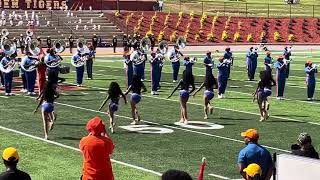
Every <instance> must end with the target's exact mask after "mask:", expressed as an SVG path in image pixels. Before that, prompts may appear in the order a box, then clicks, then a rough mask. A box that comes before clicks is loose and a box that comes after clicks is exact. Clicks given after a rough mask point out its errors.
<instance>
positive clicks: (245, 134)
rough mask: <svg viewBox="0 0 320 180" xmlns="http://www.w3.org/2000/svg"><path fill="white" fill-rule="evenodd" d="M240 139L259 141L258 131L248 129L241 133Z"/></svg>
mask: <svg viewBox="0 0 320 180" xmlns="http://www.w3.org/2000/svg"><path fill="white" fill-rule="evenodd" d="M241 136H242V137H248V138H250V139H259V134H258V131H257V130H255V129H248V130H246V131H245V132H242V133H241Z"/></svg>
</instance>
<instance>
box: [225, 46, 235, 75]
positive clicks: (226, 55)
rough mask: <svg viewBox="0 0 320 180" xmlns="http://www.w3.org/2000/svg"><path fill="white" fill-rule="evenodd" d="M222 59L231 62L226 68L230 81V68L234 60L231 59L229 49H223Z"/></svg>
mask: <svg viewBox="0 0 320 180" xmlns="http://www.w3.org/2000/svg"><path fill="white" fill-rule="evenodd" d="M223 58H224V59H228V60H229V61H230V62H231V63H230V65H229V66H228V79H229V80H231V79H230V72H231V66H233V59H234V58H233V55H232V52H231V50H230V47H227V48H226V49H225V52H224V55H223Z"/></svg>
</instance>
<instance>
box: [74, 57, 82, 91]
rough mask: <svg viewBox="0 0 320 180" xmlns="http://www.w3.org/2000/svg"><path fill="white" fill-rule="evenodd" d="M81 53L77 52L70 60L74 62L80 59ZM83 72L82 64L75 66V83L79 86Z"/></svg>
mask: <svg viewBox="0 0 320 180" xmlns="http://www.w3.org/2000/svg"><path fill="white" fill-rule="evenodd" d="M80 58H81V55H79V54H78V53H77V54H75V55H73V57H72V61H74V62H76V61H78V60H80ZM83 73H84V64H83V65H82V66H79V67H76V75H77V85H78V86H80V85H81V84H82V81H83Z"/></svg>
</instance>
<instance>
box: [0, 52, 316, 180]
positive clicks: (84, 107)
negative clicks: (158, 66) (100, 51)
mask: <svg viewBox="0 0 320 180" xmlns="http://www.w3.org/2000/svg"><path fill="white" fill-rule="evenodd" d="M221 53H222V52H220V53H218V54H217V55H215V57H217V56H218V55H221ZM188 54H189V55H190V56H191V57H194V56H196V57H198V62H197V63H196V64H195V65H194V67H193V73H194V75H195V80H196V85H197V86H199V85H200V84H201V83H202V81H203V79H204V77H203V75H204V72H205V69H204V67H203V65H202V61H203V56H204V55H202V54H205V53H204V52H203V53H200V54H199V52H188ZM279 54H280V52H273V54H272V55H273V57H274V59H275V57H276V56H277V55H279ZM259 55H260V57H259V59H258V69H257V72H256V77H255V79H256V81H247V75H246V68H245V52H242V51H241V52H237V51H234V56H235V61H234V66H233V67H232V71H231V80H230V81H228V87H227V93H226V99H217V98H216V97H217V95H216V94H215V98H214V99H213V101H212V102H213V105H214V107H215V108H214V112H213V114H212V115H210V116H209V118H208V119H207V120H204V119H203V116H204V115H203V105H202V104H203V100H202V94H203V93H202V91H200V92H199V93H198V94H197V95H196V96H195V97H190V98H189V102H188V105H187V108H188V115H189V121H190V124H189V125H187V126H186V125H181V124H178V123H176V122H177V121H179V120H180V111H179V101H178V100H179V99H178V92H176V93H175V94H174V95H173V96H172V97H171V98H170V99H167V97H168V95H169V94H170V93H171V91H172V89H173V88H174V86H175V83H172V78H171V72H172V70H171V64H170V62H166V63H165V65H164V69H163V71H162V82H161V89H160V91H159V93H160V95H157V96H152V95H151V94H150V90H151V85H150V64H149V63H146V72H145V75H146V80H147V81H145V85H146V87H147V89H148V92H147V93H144V94H143V98H142V100H141V102H140V103H139V104H138V110H139V111H140V114H141V118H142V121H141V123H140V124H139V125H136V126H132V125H130V122H131V110H130V105H129V104H128V105H125V104H124V103H123V100H122V99H121V100H120V108H119V110H118V112H117V113H116V120H115V121H116V129H115V134H110V136H111V137H112V139H113V141H114V143H115V145H116V148H115V151H114V154H113V156H112V159H113V160H114V163H113V168H114V173H115V178H116V179H119V180H141V179H144V180H153V179H155V180H156V179H159V174H161V173H163V172H164V171H166V170H168V169H179V170H185V171H187V172H189V173H190V174H191V175H192V176H193V177H194V178H195V179H196V177H197V174H198V171H199V165H200V162H201V159H202V157H206V159H207V166H206V169H205V179H239V178H240V175H239V173H238V170H237V163H236V162H237V156H238V152H239V151H240V149H241V148H243V147H244V144H243V139H242V137H241V136H240V132H242V131H244V130H246V129H248V128H256V129H258V131H259V133H260V141H259V142H260V144H262V145H264V146H266V147H267V148H268V150H269V151H270V152H271V153H288V152H290V146H291V144H293V143H296V138H297V136H298V135H299V133H301V132H308V133H309V134H310V135H311V136H312V138H313V144H314V145H315V148H316V150H317V151H319V150H320V135H319V132H320V120H319V117H320V116H319V114H318V113H319V107H320V101H318V100H317V99H319V100H320V95H319V86H318V87H316V93H315V98H316V100H314V101H311V102H310V101H306V98H307V97H306V85H305V73H304V64H305V62H306V60H307V59H311V60H313V61H314V63H316V64H318V63H319V62H320V52H317V51H314V52H312V53H310V52H307V51H295V52H293V57H292V58H293V62H292V64H291V72H290V77H289V80H288V81H287V83H286V88H285V98H286V99H285V100H281V101H280V100H276V99H275V89H273V94H272V97H270V98H269V102H270V115H271V116H270V118H269V119H268V120H267V121H266V122H263V123H261V122H259V119H260V115H259V112H258V107H257V104H256V103H252V93H253V92H254V90H255V88H256V86H257V79H258V78H259V77H258V74H259V71H260V70H263V64H262V61H263V58H264V55H263V53H262V52H260V54H259ZM69 59H70V58H69V57H66V58H65V60H64V65H69V64H70V60H69ZM216 59H217V58H215V63H217V60H216ZM183 69H184V67H183V66H181V68H180V74H181V73H182V70H183ZM74 71H75V68H74V67H72V68H71V73H70V74H66V75H62V77H65V78H66V79H67V81H66V82H65V83H64V84H62V85H61V91H60V93H61V95H60V98H59V99H58V100H57V102H56V105H55V108H56V110H55V111H56V112H57V114H58V119H57V122H56V124H55V127H54V129H53V131H51V132H50V134H49V139H50V140H49V141H44V140H42V137H43V130H42V129H43V128H42V119H41V115H40V113H37V114H33V113H32V112H33V110H34V108H35V107H36V105H37V102H36V101H35V99H34V98H32V97H29V96H24V95H21V94H18V95H16V96H12V97H9V98H7V97H4V96H3V94H1V96H0V141H1V142H2V143H1V144H0V150H1V151H2V150H3V149H4V148H5V147H7V146H14V147H17V148H18V151H19V153H20V154H21V162H20V163H19V164H20V167H21V168H22V169H23V170H25V171H27V172H29V173H30V175H31V177H32V178H33V179H36V180H37V179H38V180H43V179H52V180H55V179H61V180H62V179H68V180H69V179H70V180H74V179H78V178H79V177H80V175H81V163H82V157H81V154H80V153H79V152H78V145H79V141H80V139H81V138H82V137H83V136H85V135H87V131H86V130H85V125H86V122H87V121H88V120H89V119H91V118H93V117H94V116H97V115H98V116H100V117H102V118H103V119H104V120H105V122H106V124H108V118H107V115H106V114H105V113H106V112H107V106H105V108H104V109H103V112H99V111H97V109H98V108H99V106H100V104H101V103H102V101H103V99H104V98H105V97H106V90H107V88H108V86H109V84H110V82H112V81H117V82H118V83H119V84H120V86H121V88H122V90H123V91H125V89H126V87H125V75H124V69H123V62H122V58H121V57H120V56H114V57H113V56H106V57H99V56H98V57H97V58H96V61H95V62H94V70H93V71H94V74H93V76H94V79H93V80H84V86H83V87H81V88H76V87H75V86H74V84H75V72H74ZM213 72H214V75H215V77H216V76H217V69H214V70H213ZM84 78H86V75H85V77H84ZM16 85H17V86H19V85H20V84H16ZM127 99H129V96H128V97H127ZM3 170H4V169H3Z"/></svg>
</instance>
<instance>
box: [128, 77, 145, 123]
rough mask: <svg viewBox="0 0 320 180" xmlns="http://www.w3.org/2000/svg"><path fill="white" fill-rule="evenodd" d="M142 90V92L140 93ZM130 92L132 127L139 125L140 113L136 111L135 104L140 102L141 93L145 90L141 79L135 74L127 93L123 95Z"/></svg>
mask: <svg viewBox="0 0 320 180" xmlns="http://www.w3.org/2000/svg"><path fill="white" fill-rule="evenodd" d="M141 89H142V91H141ZM130 91H132V94H131V98H130V104H131V114H132V120H133V121H132V123H131V124H132V125H136V124H138V123H139V121H140V119H141V117H140V113H139V112H138V109H137V104H138V103H139V102H140V100H141V92H146V91H147V88H146V86H145V85H144V84H143V82H142V81H141V77H140V76H138V75H137V74H134V75H133V78H132V84H131V85H130V86H129V88H128V89H127V91H126V92H125V93H124V95H127V94H128V93H129V92H130Z"/></svg>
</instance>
